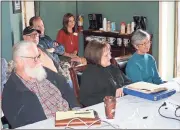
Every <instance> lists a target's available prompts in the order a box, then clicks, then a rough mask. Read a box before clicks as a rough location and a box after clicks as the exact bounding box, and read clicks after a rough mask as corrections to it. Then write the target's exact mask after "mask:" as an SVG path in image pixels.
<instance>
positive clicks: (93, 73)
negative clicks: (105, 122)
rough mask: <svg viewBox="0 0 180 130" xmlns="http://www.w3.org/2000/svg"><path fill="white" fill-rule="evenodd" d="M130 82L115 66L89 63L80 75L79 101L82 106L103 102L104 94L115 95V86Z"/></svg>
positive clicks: (118, 86)
mask: <svg viewBox="0 0 180 130" xmlns="http://www.w3.org/2000/svg"><path fill="white" fill-rule="evenodd" d="M130 83H131V81H130V80H129V79H128V78H127V77H126V76H125V75H124V74H123V72H122V71H120V70H119V68H117V67H115V66H112V65H110V66H108V67H102V66H100V65H93V64H89V65H87V68H86V70H85V71H84V72H83V74H82V76H81V85H80V102H81V103H82V104H83V105H84V106H91V105H94V104H97V103H100V102H103V98H104V97H105V96H115V94H116V89H117V88H121V87H123V86H124V85H128V84H130Z"/></svg>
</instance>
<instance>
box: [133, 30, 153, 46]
mask: <svg viewBox="0 0 180 130" xmlns="http://www.w3.org/2000/svg"><path fill="white" fill-rule="evenodd" d="M146 38H148V39H150V35H149V33H147V32H146V31H143V30H141V29H138V30H136V31H135V32H134V33H133V35H132V37H131V44H132V45H138V44H140V43H141V41H142V40H144V39H146Z"/></svg>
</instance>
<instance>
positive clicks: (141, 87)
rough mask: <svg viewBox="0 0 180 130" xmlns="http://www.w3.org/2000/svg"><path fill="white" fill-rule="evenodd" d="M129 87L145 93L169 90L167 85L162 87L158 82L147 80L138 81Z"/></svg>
mask: <svg viewBox="0 0 180 130" xmlns="http://www.w3.org/2000/svg"><path fill="white" fill-rule="evenodd" d="M127 88H128V89H132V90H136V91H139V92H143V93H156V92H160V91H163V90H167V88H166V87H162V86H159V85H156V84H152V83H147V82H137V83H133V84H130V85H128V86H127Z"/></svg>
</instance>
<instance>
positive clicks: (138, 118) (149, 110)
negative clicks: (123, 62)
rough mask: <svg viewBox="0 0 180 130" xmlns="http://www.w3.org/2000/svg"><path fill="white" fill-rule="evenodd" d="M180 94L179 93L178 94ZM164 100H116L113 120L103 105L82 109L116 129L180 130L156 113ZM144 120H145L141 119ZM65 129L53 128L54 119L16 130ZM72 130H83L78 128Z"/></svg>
mask: <svg viewBox="0 0 180 130" xmlns="http://www.w3.org/2000/svg"><path fill="white" fill-rule="evenodd" d="M179 94H180V93H179ZM165 100H166V99H163V100H160V101H149V100H146V99H142V98H138V97H134V96H130V95H127V96H124V97H121V98H118V99H117V105H116V114H115V119H111V120H108V119H106V118H105V111H104V103H99V104H96V105H93V106H90V107H87V108H83V109H85V110H86V109H94V110H95V111H97V112H98V114H99V117H100V118H101V119H102V120H105V121H108V122H110V123H111V124H113V125H114V126H115V127H116V128H120V129H121V128H122V129H132V128H134V129H147V128H148V129H180V122H179V121H176V120H171V119H166V118H164V117H161V116H160V115H159V113H158V108H159V107H160V106H161V105H162V104H163V102H164V101H165ZM161 113H162V114H163V115H166V116H171V117H173V114H174V113H173V112H172V111H171V110H167V109H165V108H164V107H163V108H162V109H161ZM143 117H144V118H146V119H143ZM64 128H65V127H55V126H54V118H50V119H46V120H44V121H40V122H37V123H34V124H30V125H26V126H22V127H19V128H17V129H64ZM73 128H75V129H76V128H79V129H81V128H84V129H86V128H87V127H85V126H78V127H73ZM91 128H96V129H112V128H113V127H111V126H109V125H107V124H106V123H102V124H101V125H97V126H93V127H91Z"/></svg>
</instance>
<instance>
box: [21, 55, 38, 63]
mask: <svg viewBox="0 0 180 130" xmlns="http://www.w3.org/2000/svg"><path fill="white" fill-rule="evenodd" d="M21 57H23V58H30V59H33V60H34V62H37V61H38V60H39V59H40V57H41V54H39V55H38V56H36V57H26V56H21Z"/></svg>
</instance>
